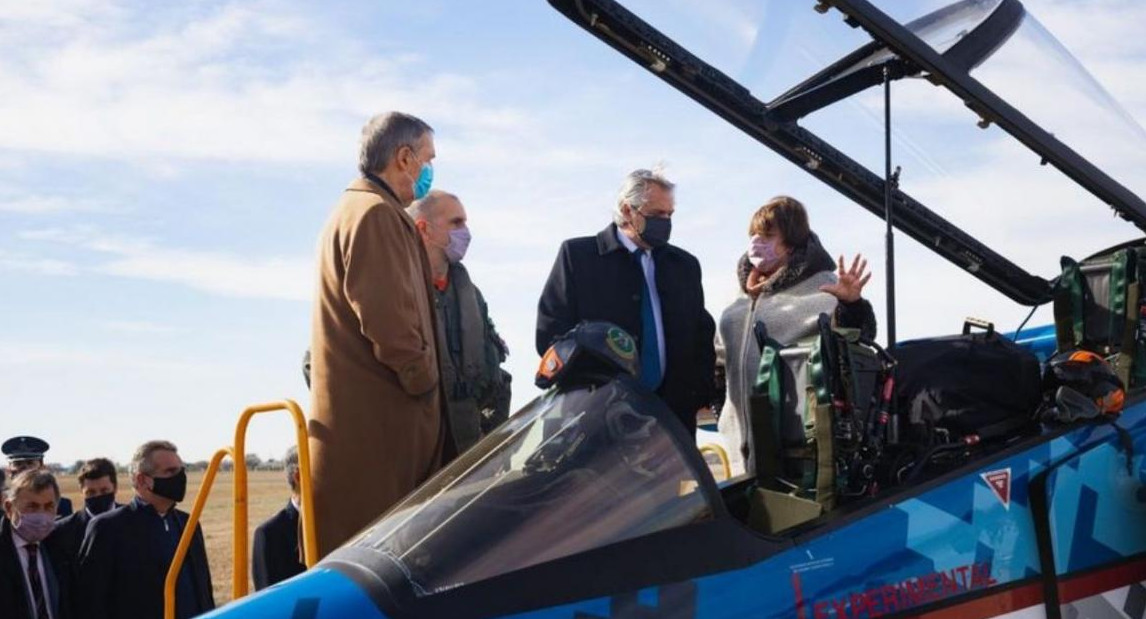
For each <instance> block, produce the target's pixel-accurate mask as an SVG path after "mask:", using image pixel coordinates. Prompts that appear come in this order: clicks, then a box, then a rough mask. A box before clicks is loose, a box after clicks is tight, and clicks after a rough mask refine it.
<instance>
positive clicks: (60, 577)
mask: <svg viewBox="0 0 1146 619" xmlns="http://www.w3.org/2000/svg"><path fill="white" fill-rule="evenodd" d="M59 498H60V487H59V485H57V484H56V478H55V477H52V474H51V473H49V472H47V471H44V470H41V469H33V470H30V471H25V472H23V473H20V474H19V475H16V476H15V477H14V478H13V479H12V485H11V487H9V488H8V491H7V493H6V494H5V497H4V517H3V518H0V616H3V617H5V618H8V617H11V618H12V619H68V618H69V617H70V616H71V614H70V608H71V602H70V593H71V579H70V578H69V577H68V574H67V571H66V570H65V569H62V564H63V562H62V561H61V559H60V554H59V550H58V547H57V546H56V545H55V544H54V543H53V541H54V540H52V539H51V538H52V529H53V527H54V526H55V520H56V501H57V500H59Z"/></svg>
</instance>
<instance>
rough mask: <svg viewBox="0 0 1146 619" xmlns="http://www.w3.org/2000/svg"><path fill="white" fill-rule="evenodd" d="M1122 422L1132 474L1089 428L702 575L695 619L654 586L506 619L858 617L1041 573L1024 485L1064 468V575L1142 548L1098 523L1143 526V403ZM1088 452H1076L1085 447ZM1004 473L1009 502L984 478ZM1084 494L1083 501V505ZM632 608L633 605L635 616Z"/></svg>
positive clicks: (1109, 431)
mask: <svg viewBox="0 0 1146 619" xmlns="http://www.w3.org/2000/svg"><path fill="white" fill-rule="evenodd" d="M1120 424H1121V425H1122V427H1124V428H1128V429H1129V430H1130V431H1131V432H1132V433H1133V434H1134V439H1135V440H1134V444H1135V449H1134V451H1135V454H1137V455H1136V456H1135V458H1134V467H1133V469H1132V470H1133V475H1129V474H1127V472H1126V460H1125V454H1124V452H1123V451H1122V448H1121V446H1120V445H1119V443H1118V440H1117V435H1116V433H1115V432H1114V430H1113V428H1111V427H1110V426H1107V425H1100V426H1086V427H1082V428H1079V429H1077V430H1075V431H1074V432H1071V433H1069V434H1067V435H1064V436H1062V437H1059V438H1057V439H1054V440H1052V441H1050V442H1048V443H1044V444H1042V445H1038V446H1035V447H1033V448H1031V449H1029V450H1026V451H1024V452H1022V453H1020V454H1017V455H1015V456H1012V457H1010V458H1007V459H1005V460H1000V461H995V462H992V463H990V464H989V465H985V466H983V467H980V468H979V469H977V470H976V471H974V472H973V473H970V474H968V475H964V476H962V477H960V478H958V479H955V480H952V481H950V482H948V483H946V484H943V485H942V486H939V487H936V488H934V489H932V490H930V491H928V492H926V493H923V494H921V495H919V496H916V497H913V498H911V499H908V500H906V501H903V502H902V503H898V504H889V505H888V506H887V508H886V510H883V511H879V512H876V513H874V514H871V515H869V516H867V517H865V518H863V519H861V520H858V521H856V522H854V523H852V524H851V525H848V526H847V527H843V528H840V529H837V530H835V531H833V532H831V533H828V534H826V535H824V536H820V537H817V538H815V539H813V540H811V541H810V542H808V543H807V544H803V545H800V546H797V547H795V548H793V549H792V550H789V551H787V552H784V553H782V554H779V555H777V556H774V557H771V558H769V559H767V560H765V561H762V562H761V563H758V564H756V565H753V566H750V567H747V568H744V569H740V570H735V571H731V572H725V573H721V574H715V575H711V576H706V577H703V578H698V579H696V580H695V581H692V582H693V583H695V585H696V589H695V591H696V594H695V596H696V599H695V611H694V613H691V614H682V613H679V612H674V610H673V609H672V608H667V607H663V606H661V603H660V596H659V595H658V593H659V592H658V588H652V589H644V590H641V591H640V592H639V595H637V594H633V593H628V594H622V595H618V596H614V597H612V598H598V599H593V600H587V601H584V602H578V603H573V604H567V605H563V606H560V607H555V608H548V609H543V610H536V611H531V612H527V613H522V614H518V615H514V616H513V617H514V619H593V618H606V617H630V618H632V617H642V618H646V617H647V618H653V617H673V618H682V619H683V618H692V617H695V618H697V619H723V618H729V619H731V618H733V617H797V618H801V619H819V618H832V619H835V618H844V617H846V618H847V619H858V618H860V617H872V616H876V615H879V614H885V613H888V612H896V611H901V610H906V609H908V608H913V607H918V606H921V605H923V604H927V603H931V602H934V601H937V600H940V599H945V598H950V597H955V596H958V595H962V594H965V593H968V592H972V591H976V590H980V589H983V588H985V587H987V586H996V585H1001V584H1006V583H1009V582H1014V581H1019V580H1025V579H1028V578H1032V577H1037V576H1038V575H1039V574H1040V563H1039V555H1038V547H1037V545H1036V541H1035V539H1036V538H1035V533H1034V524H1033V523H1034V520H1033V518H1032V516H1031V512H1030V501H1029V498H1030V497H1029V492H1028V489H1029V484H1030V481H1031V479H1032V478H1033V477H1034V476H1035V475H1038V474H1039V473H1041V472H1043V471H1045V470H1046V469H1047V468H1048V467H1050V466H1052V465H1054V464H1060V463H1061V466H1059V467H1058V468H1057V469H1056V470H1055V471H1052V473H1051V474H1050V475H1049V476H1048V477H1049V478H1050V480H1051V481H1052V483H1054V484H1055V487H1056V488H1058V489H1059V490H1058V491H1059V492H1060V493H1061V494H1060V495H1056V496H1055V500H1054V501H1053V502H1052V510H1055V516H1054V517H1056V518H1057V519H1058V521H1059V522H1062V523H1069V524H1070V526H1066V527H1065V529H1066V530H1067V531H1068V532H1069V533H1070V535H1067V536H1066V537H1065V538H1064V539H1062V540H1059V541H1058V542H1057V543H1058V544H1059V545H1060V546H1063V545H1064V544H1065V546H1064V549H1063V550H1060V551H1057V552H1056V558H1057V559H1058V560H1059V569H1060V571H1075V570H1078V569H1083V568H1085V567H1090V566H1093V565H1097V564H1099V563H1101V562H1105V561H1109V560H1117V559H1119V558H1122V557H1126V556H1130V555H1133V554H1136V553H1140V552H1146V529H1144V528H1143V527H1140V526H1122V527H1119V526H1109V524H1107V525H1106V526H1102V523H1112V522H1132V523H1140V522H1142V521H1144V520H1146V503H1144V502H1146V491H1144V490H1143V483H1146V458H1144V457H1143V455H1141V454H1146V404H1144V405H1139V406H1136V407H1134V409H1133V410H1132V411H1129V412H1128V413H1127V414H1125V415H1124V416H1123V418H1122V420H1121V421H1120ZM1090 447H1093V449H1090V450H1089V451H1087V452H1086V453H1085V454H1083V456H1082V457H1076V456H1077V454H1078V453H1079V450H1080V449H1087V448H1090ZM1075 460H1078V462H1077V463H1076V462H1075ZM1007 468H1009V469H1010V472H1011V496H1010V503H1009V507H1007V506H1004V504H1003V502H1002V501H1001V500H1000V499H999V497H997V496H996V495H995V493H994V492H993V491H992V490H991V489H990V487H989V486H988V485H987V483H986V482H985V481H984V480H983V478H982V477H981V476H980V475H981V474H982V473H986V472H988V471H999V470H1003V469H1007ZM1119 471H1120V472H1119ZM1087 491H1089V492H1087ZM1083 494H1086V495H1087V496H1089V497H1090V498H1089V499H1087V500H1079V498H1078V497H1079V496H1080V495H1083ZM1076 512H1077V513H1076ZM1077 523H1081V526H1083V527H1085V529H1084V530H1085V531H1086V533H1087V534H1086V535H1085V536H1079V535H1078V534H1077V532H1076V529H1078V526H1079V525H1078V524H1077ZM1083 539H1085V541H1082V540H1083ZM1072 542H1073V544H1074V545H1073V548H1071V547H1070V545H1071V543H1072ZM670 586H679V585H670ZM668 588H669V587H660V588H659V589H660V590H661V591H663V590H666V589H668ZM630 596H631V599H630ZM621 602H623V603H621ZM634 602H635V603H639V604H640V608H639V609H638V610H635V611H634V608H633V605H632V604H633V603H634ZM620 609H624V612H618V611H619V610H620Z"/></svg>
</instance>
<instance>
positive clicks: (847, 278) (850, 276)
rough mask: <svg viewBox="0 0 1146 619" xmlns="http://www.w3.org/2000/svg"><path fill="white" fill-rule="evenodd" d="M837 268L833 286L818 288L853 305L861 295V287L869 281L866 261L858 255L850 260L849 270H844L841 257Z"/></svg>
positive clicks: (826, 285)
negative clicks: (837, 271)
mask: <svg viewBox="0 0 1146 619" xmlns="http://www.w3.org/2000/svg"><path fill="white" fill-rule="evenodd" d="M839 267H840V270H839V273H838V281H837V282H836V283H834V284H824V285H823V286H820V290H821V291H822V292H826V293H828V294H830V295H832V296H834V297H836V298H837V299H839V300H840V301H843V302H844V303H854V302H856V301H858V300H859V299H860V296H862V295H863V287H864V286H866V285H867V282H868V280H869V279H871V273H869V272H868V271H867V260H866V259H864V257H863V256H861V255H860V254H856V257H855V259H853V260H852V266H851V268H850V269H844V257H843V255H841V256H840V258H839Z"/></svg>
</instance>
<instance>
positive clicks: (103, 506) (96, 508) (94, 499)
mask: <svg viewBox="0 0 1146 619" xmlns="http://www.w3.org/2000/svg"><path fill="white" fill-rule="evenodd" d="M112 505H115V493H114V492H109V493H107V494H101V495H99V496H89V497H88V498H86V499H84V507H85V508H86V509H87V510H88V511H89V512H91V513H92V514H93V515H96V516H98V515H100V514H102V513H104V512H106V511H107V510H109V509H111V506H112Z"/></svg>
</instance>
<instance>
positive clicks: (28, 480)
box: [4, 469, 60, 501]
mask: <svg viewBox="0 0 1146 619" xmlns="http://www.w3.org/2000/svg"><path fill="white" fill-rule="evenodd" d="M48 488H51V489H52V490H53V491H55V493H56V498H57V499H58V498H60V485H59V484H57V483H56V476H55V475H52V474H51V473H50V472H48V471H46V470H44V469H31V470H28V471H24V472H23V473H20V474H19V475H17V476H16V477H14V478H13V479H12V485H11V486H8V490H7V492H6V493H5V495H4V497H5V498H6V499H8V500H9V501H15V500H16V495H17V494H18V493H19V492H20V491H21V490H30V491H32V492H43V491H45V490H47V489H48Z"/></svg>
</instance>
